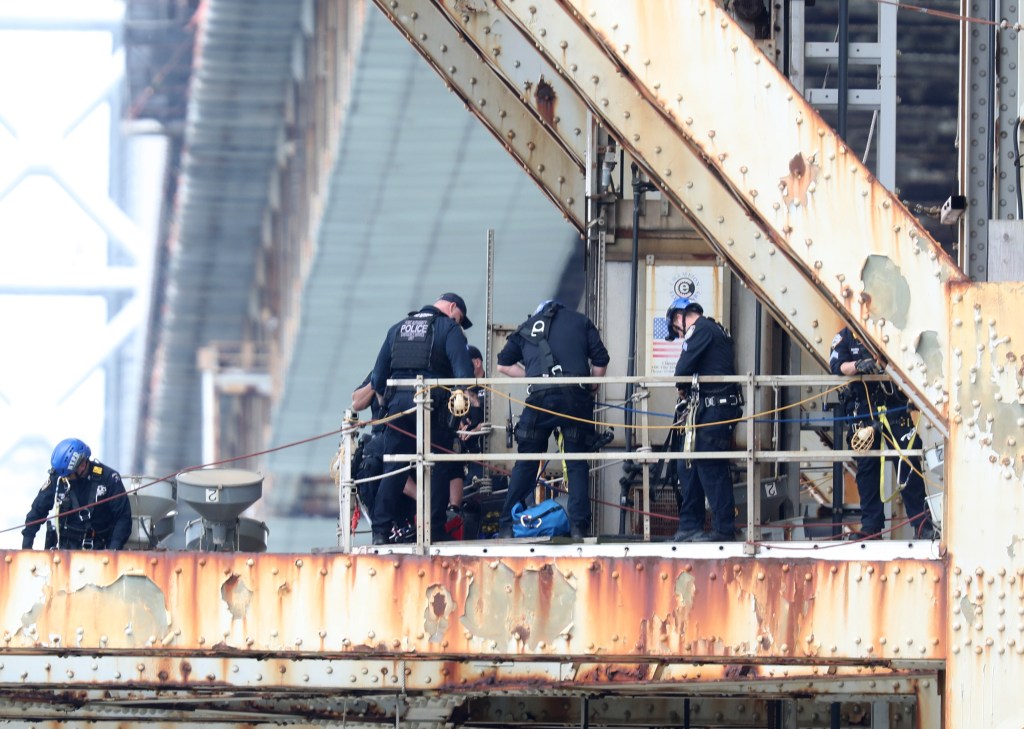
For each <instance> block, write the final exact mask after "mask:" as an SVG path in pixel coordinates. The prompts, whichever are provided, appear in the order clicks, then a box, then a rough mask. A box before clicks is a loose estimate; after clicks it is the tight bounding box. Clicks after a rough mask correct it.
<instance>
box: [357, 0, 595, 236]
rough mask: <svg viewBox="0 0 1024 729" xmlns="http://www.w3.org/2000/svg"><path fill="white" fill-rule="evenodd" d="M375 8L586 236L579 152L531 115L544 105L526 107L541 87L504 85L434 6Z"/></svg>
mask: <svg viewBox="0 0 1024 729" xmlns="http://www.w3.org/2000/svg"><path fill="white" fill-rule="evenodd" d="M374 3H375V4H376V5H377V7H378V8H380V10H381V11H382V12H383V13H384V15H385V16H387V18H388V20H390V21H391V23H392V24H393V25H394V26H395V27H396V28H398V30H399V31H400V32H401V33H402V35H404V36H405V38H406V40H408V41H409V43H410V44H411V45H412V46H413V47H414V48H415V49H416V50H417V51H418V52H419V54H420V55H421V56H423V58H424V59H425V60H426V61H427V62H428V63H429V64H430V66H431V67H432V68H433V69H434V70H435V71H437V73H438V74H439V75H440V76H441V77H442V79H444V82H445V84H446V85H447V86H448V88H449V90H451V91H452V92H453V93H454V94H456V95H457V96H458V97H459V98H460V99H462V101H463V103H464V104H465V105H466V108H467V109H468V110H469V111H470V112H471V113H473V114H474V115H475V116H476V117H477V118H478V119H479V120H480V121H481V122H482V123H483V124H484V126H485V127H486V128H487V129H488V130H489V131H490V132H491V134H493V135H494V137H495V138H496V139H497V140H498V141H499V142H500V143H501V145H502V146H503V147H504V148H505V150H506V151H507V152H508V153H509V154H510V155H512V157H513V158H514V159H515V160H516V161H517V162H518V163H519V165H520V166H521V167H522V168H523V171H524V172H526V174H528V175H529V176H530V177H531V178H532V179H533V180H534V182H536V183H537V185H538V186H539V187H540V188H541V190H543V191H544V192H545V194H547V196H548V198H549V199H550V200H551V202H553V203H554V204H555V206H556V207H558V209H559V210H561V211H562V214H563V215H565V217H566V219H567V220H568V221H569V222H570V223H572V224H573V225H574V226H576V228H577V229H578V230H583V228H584V226H585V225H586V199H587V195H586V188H585V186H584V185H585V177H584V173H583V157H582V156H581V155H580V151H581V150H580V148H579V147H578V146H576V147H563V146H562V145H561V144H560V143H559V142H558V141H557V140H556V139H555V138H554V137H552V136H551V134H549V133H548V131H547V129H546V126H547V125H550V124H553V123H555V122H554V118H553V117H552V116H551V114H550V113H549V112H545V113H544V114H543V115H542V116H540V117H537V116H534V115H533V114H531V113H530V109H537V108H538V107H539V109H540V110H541V111H543V110H544V108H545V107H544V104H543V102H541V103H539V104H537V105H535V106H533V107H531V106H530V104H529V102H528V101H527V100H528V99H529V98H530V96H531V94H533V95H536V94H542V91H543V89H542V87H538V88H537V89H533V90H531V89H523V90H522V92H520V91H519V90H518V89H514V88H512V87H510V86H508V85H506V84H505V83H504V82H503V81H502V80H501V79H499V78H498V77H496V76H495V75H494V74H493V73H492V72H491V71H490V69H489V68H488V67H487V65H486V63H485V62H484V61H483V60H482V59H481V58H480V56H479V55H478V53H477V51H476V50H475V49H474V48H473V47H472V45H471V44H469V43H467V42H466V39H465V38H463V37H460V35H459V34H458V33H457V32H455V30H454V29H453V28H452V26H451V25H450V24H449V22H448V21H447V20H446V19H445V17H444V16H443V15H442V14H441V13H439V12H438V10H437V8H435V7H434V6H433V5H432V4H430V3H423V2H417V3H414V4H408V3H403V4H402V5H399V3H398V2H395V1H394V0H374ZM524 107H525V108H524ZM545 116H546V117H548V118H545ZM574 123H580V122H574ZM586 129H587V127H586V125H584V126H582V128H580V127H577V135H579V136H582V138H583V139H582V141H585V139H586Z"/></svg>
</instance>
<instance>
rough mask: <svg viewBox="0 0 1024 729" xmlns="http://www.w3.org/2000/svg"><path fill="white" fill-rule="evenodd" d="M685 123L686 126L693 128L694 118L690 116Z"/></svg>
mask: <svg viewBox="0 0 1024 729" xmlns="http://www.w3.org/2000/svg"><path fill="white" fill-rule="evenodd" d="M683 122H684V123H685V124H686V126H688V127H691V126H693V117H692V116H688V117H686V119H684V120H683Z"/></svg>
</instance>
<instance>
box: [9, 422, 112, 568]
mask: <svg viewBox="0 0 1024 729" xmlns="http://www.w3.org/2000/svg"><path fill="white" fill-rule="evenodd" d="M90 456H92V451H91V450H90V449H89V446H87V445H86V444H85V443H83V442H82V441H80V440H78V438H66V439H64V440H62V441H61V442H60V443H58V444H57V447H56V448H54V449H53V455H52V456H51V457H50V466H51V468H50V472H49V475H48V476H47V479H46V482H45V483H43V487H42V488H41V489H39V493H38V494H36V498H35V499H34V500H33V501H32V508H31V509H30V510H29V512H28V514H27V515H26V516H25V528H24V529H23V530H22V531H21V534H22V541H21V547H22V549H32V543H33V542H34V541H35V538H36V532H37V531H39V526H40V524H41V523H42V520H43V519H45V518H46V516H47V515H48V514H49V513H50V510H51V509H53V508H54V506H56V507H57V513H58V515H59V516H58V518H57V519H56V520H51V521H48V522H46V541H45V544H44V546H45V548H46V549H53V548H59V549H122V548H123V547H124V545H125V542H127V541H128V537H129V536H131V531H132V508H131V504H129V503H128V498H127V496H126V494H125V490H124V484H123V483H121V476H120V475H119V474H118V472H117V471H115V470H114V469H112V468H110V467H109V466H106V465H104V464H102V463H100V462H99V461H96V460H90ZM68 512H71V513H68ZM54 521H56V525H54Z"/></svg>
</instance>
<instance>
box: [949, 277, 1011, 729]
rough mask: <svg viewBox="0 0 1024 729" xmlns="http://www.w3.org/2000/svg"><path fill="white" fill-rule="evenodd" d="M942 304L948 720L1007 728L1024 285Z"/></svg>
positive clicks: (971, 289)
mask: <svg viewBox="0 0 1024 729" xmlns="http://www.w3.org/2000/svg"><path fill="white" fill-rule="evenodd" d="M948 305H949V308H950V316H951V319H952V322H953V326H952V329H951V332H952V334H951V341H950V347H951V357H950V359H949V360H948V361H947V366H948V367H949V368H950V375H949V376H950V380H951V390H950V400H951V404H950V410H951V416H952V417H951V423H950V429H951V438H950V443H949V446H948V448H947V453H946V469H947V483H949V484H952V487H950V488H947V489H946V496H945V498H946V500H947V503H946V509H945V514H946V519H945V522H944V523H943V531H944V533H945V539H946V542H947V544H948V545H949V557H948V560H949V567H948V570H949V579H948V589H949V595H948V597H947V599H946V600H945V601H943V608H941V609H944V610H946V611H948V615H947V618H946V619H947V621H948V625H949V629H950V630H949V634H948V639H947V644H948V646H949V651H950V653H949V655H948V656H947V660H948V671H947V674H946V690H945V697H946V703H947V706H946V717H947V722H948V723H947V726H949V727H993V726H1012V725H1013V724H1014V723H1020V721H1019V720H1020V717H1021V712H1020V706H1021V698H1020V687H1021V685H1022V684H1024V522H1022V520H1021V514H1024V489H1022V480H1024V473H1022V472H1024V452H1022V449H1021V445H1022V444H1024V407H1022V406H1021V402H1022V398H1024V394H1022V393H1024V390H1022V384H1021V383H1022V376H1024V374H1022V373H1024V370H1022V360H1021V353H1020V344H1021V343H1022V342H1024V321H1022V318H1021V315H1020V312H1021V311H1022V309H1024V284H1021V283H1020V282H1013V283H1004V284H994V283H984V284H982V283H979V284H973V285H962V286H960V285H958V286H954V287H953V290H952V295H951V297H950V300H949V301H948ZM1007 712H1010V713H1007Z"/></svg>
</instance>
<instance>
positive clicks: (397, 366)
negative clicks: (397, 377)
mask: <svg viewBox="0 0 1024 729" xmlns="http://www.w3.org/2000/svg"><path fill="white" fill-rule="evenodd" d="M437 316H438V315H437V314H433V313H430V312H423V311H421V312H417V313H415V314H412V315H411V316H409V318H407V319H404V320H403V321H402V323H401V324H399V325H398V331H397V332H395V340H394V342H392V343H391V371H392V372H396V371H398V370H416V371H421V370H431V369H432V368H431V366H430V365H431V364H432V363H431V356H430V355H431V352H432V351H433V349H434V321H435V320H436V319H437Z"/></svg>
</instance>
